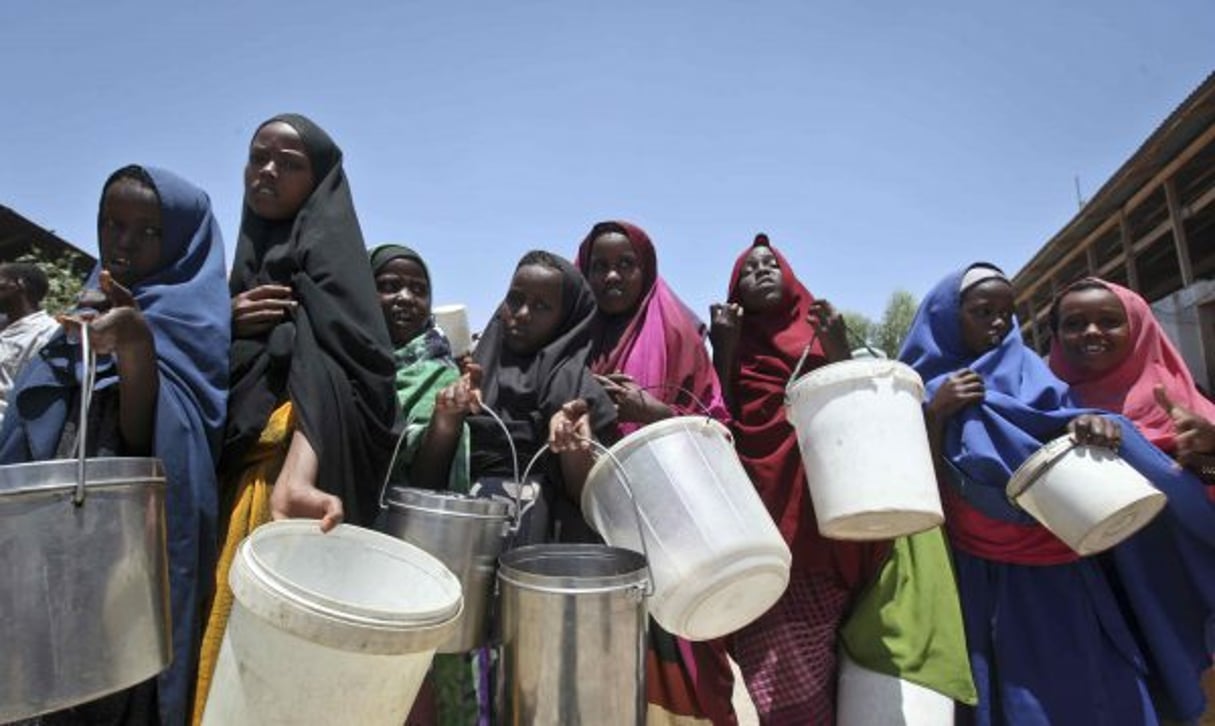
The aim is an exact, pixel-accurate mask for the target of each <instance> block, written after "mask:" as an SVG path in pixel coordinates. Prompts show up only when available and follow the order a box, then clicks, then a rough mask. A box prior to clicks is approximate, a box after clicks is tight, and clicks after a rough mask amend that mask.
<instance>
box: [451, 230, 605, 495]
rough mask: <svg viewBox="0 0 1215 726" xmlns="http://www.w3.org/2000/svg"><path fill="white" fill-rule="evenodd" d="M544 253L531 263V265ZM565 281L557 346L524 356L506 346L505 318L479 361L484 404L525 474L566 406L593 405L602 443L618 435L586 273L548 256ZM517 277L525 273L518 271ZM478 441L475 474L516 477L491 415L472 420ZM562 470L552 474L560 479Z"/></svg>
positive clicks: (484, 342) (494, 323)
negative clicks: (594, 338)
mask: <svg viewBox="0 0 1215 726" xmlns="http://www.w3.org/2000/svg"><path fill="white" fill-rule="evenodd" d="M536 254H537V253H534V252H529V253H527V254H526V255H524V256H523V260H522V261H521V263H520V266H522V265H523V264H530V262H529V261H530V260H531V259H534V258H535V256H536ZM543 257H544V259H546V260H547V261H548V263H549V264H546V263H544V262H537V263H535V264H540V265H541V266H545V267H554V266H555V268H556V269H557V271H558V272H560V273H561V324H560V325H559V326H558V327H557V331H556V332H555V333H554V334H553V338H552V340H550V341H549V342H548V343H546V344H545V345H544V347H542V348H541V349H540V350H539V351H537V352H535V353H532V354H530V355H516V354H515V353H512V352H511V351H510V350H509V349H508V348H507V347H506V346H505V345H504V344H503V342H504V339H505V337H506V331H505V329H504V327H503V325H502V321H501V320H500V319H499V318H498V316H496V315H495V316H494V319H493V320H491V321H490V323H489V324H488V325H487V326H486V327H485V331H484V332H483V333H482V335H481V339H480V340H479V341H478V342H477V348H476V351H475V352H474V353H473V357H474V359H475V360H476V362H477V363H478V364H480V365H481V368H482V371H483V373H482V376H481V400H482V402H483V403H484V404H485V405H486V406H489V407H490V408H492V409H493V410H494V412H495V413H497V414H498V415H500V416H501V417H502V420H503V421H504V422H505V423H506V425H507V427H508V428H510V430H511V438H512V439H514V441H515V445H516V446H517V447H518V449H519V457H520V459H521V461H520V462H519V466H520V467H523V466H524V465H526V464H527V461H528V459H530V458H531V456H532V454H534V453H535V452H536V451H537V450H539V448H540V447H541V446H543V445H544V443H545V441H546V440H547V438H548V422H549V419H550V418H552V416H553V414H555V413H556V412H557V411H558V410H559V409H560V408H561V407H562V406H563V405H564V404H565V403H567V402H568V401H571V400H573V399H575V398H584V399H586V401H587V403H588V404H589V405H590V416H591V428H592V429H593V430H594V432H595V434H596V435H597V436H599V437H601V438H602V437H603V436H605V435H611V434H612V433H613V430H614V427H615V423H616V408H615V406H614V405H613V404H612V402H611V399H609V398H608V396H607V393H606V392H604V390H603V388H602V387H601V386H600V385H599V384H598V383H597V382H596V381H595V379H594V376H592V374H591V371H590V369H589V368H588V367H587V357H588V356H589V355H590V349H591V321H592V318H593V317H594V314H595V309H596V306H595V295H594V293H592V292H591V287H590V285H589V284H587V281H586V279H585V278H583V276H582V273H580V272H578V270H577V268H575V267H574V266H573V265H572V264H570V263H569V262H568V261H567V260H565V259H563V258H561V257H559V256H557V255H553V254H547V253H546V254H544V255H543ZM516 269H517V268H516ZM468 425H469V429H470V431H471V434H472V441H473V452H472V473H473V476H474V477H476V476H478V475H496V476H509V475H510V474H511V462H510V447H509V446H508V445H507V443H506V441H505V438H504V435H503V432H502V429H501V427H499V426H498V424H497V423H496V422H495V421H494V420H493V419H491V418H490V417H489V416H488V415H486V414H479V415H476V416H470V417H468ZM559 470H560V467H552V466H550V467H547V468H546V470H545V474H546V475H548V476H558V477H559V473H558V472H559Z"/></svg>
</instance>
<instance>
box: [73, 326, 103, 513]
mask: <svg viewBox="0 0 1215 726" xmlns="http://www.w3.org/2000/svg"><path fill="white" fill-rule="evenodd" d="M80 365H81V369H82V370H81V376H80V424H79V427H78V429H77V431H76V490H75V491H74V492H73V493H72V504H75V505H76V506H77V507H79V506H82V505H83V504H84V491H85V487H84V483H85V479H86V471H85V469H86V462H87V461H88V443H87V442H88V430H89V404H90V402H91V401H92V400H93V388H94V386H95V385H96V383H97V353H96V352H95V351H94V350H93V345H92V341H91V340H89V326H88V322H87V321H81V322H80Z"/></svg>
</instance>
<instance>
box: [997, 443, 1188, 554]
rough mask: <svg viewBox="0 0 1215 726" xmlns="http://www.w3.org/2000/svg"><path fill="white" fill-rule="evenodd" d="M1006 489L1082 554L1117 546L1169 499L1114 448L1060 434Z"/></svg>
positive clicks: (1057, 535)
mask: <svg viewBox="0 0 1215 726" xmlns="http://www.w3.org/2000/svg"><path fill="white" fill-rule="evenodd" d="M1007 493H1008V496H1009V498H1010V499H1012V500H1013V501H1015V502H1016V503H1017V504H1018V505H1019V506H1020V507H1021V508H1022V509H1024V510H1025V511H1027V512H1029V513H1030V514H1032V515H1033V516H1034V519H1036V520H1038V521H1039V522H1041V523H1042V524H1043V526H1045V527H1046V528H1047V529H1049V530H1050V531H1051V532H1053V533H1054V534H1055V536H1056V537H1058V538H1059V539H1061V540H1063V541H1064V542H1066V543H1067V546H1068V547H1071V548H1072V549H1073V550H1075V551H1076V553H1077V554H1080V555H1091V554H1095V553H1097V552H1102V551H1104V550H1107V549H1109V548H1110V547H1113V546H1114V545H1116V544H1118V543H1119V542H1121V541H1122V540H1124V539H1126V538H1127V537H1130V536H1131V535H1132V534H1134V533H1135V532H1138V531H1139V530H1140V529H1141V528H1142V527H1143V526H1144V525H1146V524H1147V523H1148V522H1150V521H1152V518H1153V517H1155V516H1156V515H1157V514H1159V513H1160V510H1161V509H1163V508H1164V505H1165V504H1166V503H1167V502H1168V498H1167V497H1166V496H1165V495H1164V493H1163V492H1161V491H1160V490H1158V489H1156V488H1155V487H1153V486H1152V485H1151V484H1150V483H1149V482H1148V480H1147V479H1145V478H1144V477H1143V475H1142V474H1140V473H1139V472H1138V471H1135V469H1134V468H1133V467H1132V466H1131V465H1130V464H1128V463H1126V462H1125V461H1123V460H1122V457H1120V456H1118V455H1117V454H1116V453H1114V452H1113V451H1110V450H1109V449H1107V448H1104V447H1100V446H1080V445H1077V444H1076V443H1075V442H1074V441H1072V439H1071V437H1070V436H1061V437H1059V438H1057V439H1055V440H1054V441H1051V442H1050V443H1048V444H1046V445H1045V446H1043V447H1042V448H1040V449H1038V450H1037V451H1036V452H1034V454H1033V456H1031V457H1029V458H1028V459H1026V460H1025V463H1023V464H1021V466H1020V467H1018V468H1017V470H1016V472H1014V473H1013V476H1012V479H1010V480H1009V482H1008V489H1007Z"/></svg>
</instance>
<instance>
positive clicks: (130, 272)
mask: <svg viewBox="0 0 1215 726" xmlns="http://www.w3.org/2000/svg"><path fill="white" fill-rule="evenodd" d="M99 227H100V228H99V229H98V234H97V236H98V248H99V252H100V254H101V266H102V268H103V269H105V270H108V271H109V273H110V275H111V276H113V278H114V281H115V282H117V283H118V284H120V285H122V286H123V287H125V288H127V289H130V288H131V287H132V286H133V285H135V284H136V283H138V282H139V281H141V280H143V279H145V278H147V277H148V276H149V275H151V274H152V273H154V272H156V270H157V269H158V268H159V267H160V244H161V236H162V235H163V229H162V227H161V219H160V199H159V198H158V197H157V196H156V191H155V190H154V189H152V188H151V187H149V186H148V185H147V184H144V183H143V182H141V181H139V180H137V179H129V178H125V177H124V178H120V179H118V180H117V181H115V182H114V183H113V184H111V185H110V186H109V187H108V188H106V190H105V195H104V196H103V197H102V200H101V220H100V223H99Z"/></svg>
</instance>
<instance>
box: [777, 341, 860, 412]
mask: <svg viewBox="0 0 1215 726" xmlns="http://www.w3.org/2000/svg"><path fill="white" fill-rule="evenodd" d="M821 329H822V328H821V326H818V325H815V326H814V332H813V333H812V334H811V335H810V342H809V343H806V347H805V348H804V349H803V350H802V355H801V357H800V358H798V359H797V365H795V366H793V373H792V374H791V375H790V376H789V380H788V381H786V382H785V405H788V404H789V391H791V390H793V384H794V383H797V377H798V376H800V375H801V373H802V366H804V365H805V364H806V358H808V357H810V349H811V348H813V347H814V341H816V340H818V332H819V330H821ZM845 330H847V333H848V338H849V340H851V341H852V344H853V345H856V344H857V343H860V347H862V348H864V349H865V350H867V351H869V355H871V356H873V357H874V358H881V357H883V356H879V355H878V352H877V351H876V350H874V348H873V346H871V345H869V341H867V340H865V339H864V338H862V337H860V334H859V333H855V332H853V331H851V330H848V329H847V328H845Z"/></svg>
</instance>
